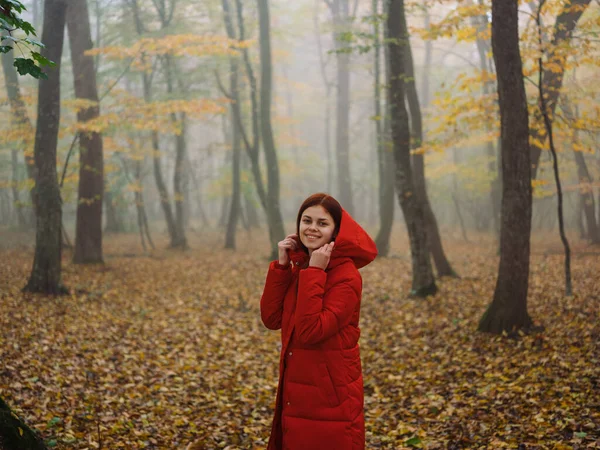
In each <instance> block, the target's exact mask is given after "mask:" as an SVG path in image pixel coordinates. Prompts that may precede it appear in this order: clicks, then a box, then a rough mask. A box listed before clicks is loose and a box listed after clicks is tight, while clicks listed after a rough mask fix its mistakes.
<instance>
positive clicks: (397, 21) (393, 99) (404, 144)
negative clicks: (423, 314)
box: [387, 0, 437, 297]
mask: <svg viewBox="0 0 600 450" xmlns="http://www.w3.org/2000/svg"><path fill="white" fill-rule="evenodd" d="M404 14H405V12H404V0H389V11H388V18H387V27H388V36H389V41H388V45H389V60H390V84H389V88H388V92H389V96H390V110H391V127H392V137H393V142H394V158H395V161H396V173H395V180H396V188H397V191H398V200H399V203H400V206H401V208H402V212H403V214H404V220H405V222H406V228H407V231H408V236H409V240H410V249H411V255H412V269H413V279H412V292H411V294H412V295H415V296H419V297H425V296H428V295H433V294H435V293H436V292H437V287H436V284H435V280H434V278H433V270H432V268H431V261H430V259H429V245H428V242H427V233H426V229H425V226H426V222H425V212H424V211H423V206H422V202H420V201H419V199H418V198H417V197H418V196H417V195H415V194H416V193H417V191H416V186H415V181H414V178H413V173H412V168H411V164H410V132H409V127H408V113H407V111H406V105H405V78H406V75H407V74H406V69H405V63H406V48H407V46H406V42H407V37H408V30H407V29H406V27H405V26H404V23H405V20H404V18H403V17H404Z"/></svg>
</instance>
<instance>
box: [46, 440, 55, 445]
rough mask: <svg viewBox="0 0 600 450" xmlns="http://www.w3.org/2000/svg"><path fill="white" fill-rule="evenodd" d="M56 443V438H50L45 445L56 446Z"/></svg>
mask: <svg viewBox="0 0 600 450" xmlns="http://www.w3.org/2000/svg"><path fill="white" fill-rule="evenodd" d="M56 444H57V442H56V439H50V440H49V441H47V442H46V445H47V446H48V447H56Z"/></svg>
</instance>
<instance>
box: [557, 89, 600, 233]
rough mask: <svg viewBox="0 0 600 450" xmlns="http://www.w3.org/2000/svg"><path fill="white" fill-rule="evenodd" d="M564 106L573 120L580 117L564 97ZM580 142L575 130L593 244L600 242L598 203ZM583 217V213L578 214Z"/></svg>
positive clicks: (585, 210)
mask: <svg viewBox="0 0 600 450" xmlns="http://www.w3.org/2000/svg"><path fill="white" fill-rule="evenodd" d="M563 100H564V101H563V102H562V108H563V110H564V111H565V113H566V114H567V116H569V118H570V119H571V120H577V119H578V118H579V109H578V107H577V106H575V114H573V111H572V109H571V105H570V103H569V102H568V101H567V99H564V98H563ZM578 142H579V130H577V129H575V130H574V131H573V155H574V156H575V164H577V177H578V179H579V184H582V185H584V186H583V187H581V188H580V189H579V192H580V194H579V195H580V197H581V202H580V206H581V208H582V209H583V213H584V215H585V221H586V230H587V238H588V239H589V240H590V241H591V243H592V244H600V222H598V223H596V204H595V201H594V188H593V187H592V181H593V179H592V176H591V175H590V172H589V170H588V168H587V164H586V162H585V158H584V156H583V153H581V152H579V151H576V150H575V144H577V143H578ZM578 216H579V217H581V215H580V214H579V215H578Z"/></svg>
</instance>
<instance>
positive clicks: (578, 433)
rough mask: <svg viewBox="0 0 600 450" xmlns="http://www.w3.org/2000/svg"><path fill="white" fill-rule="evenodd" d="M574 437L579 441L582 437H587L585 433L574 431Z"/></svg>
mask: <svg viewBox="0 0 600 450" xmlns="http://www.w3.org/2000/svg"><path fill="white" fill-rule="evenodd" d="M574 435H575V437H578V438H580V439H583V438H584V437H586V436H587V433H586V432H585V431H576V432H575V433H574Z"/></svg>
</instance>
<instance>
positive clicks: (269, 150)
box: [258, 0, 285, 259]
mask: <svg viewBox="0 0 600 450" xmlns="http://www.w3.org/2000/svg"><path fill="white" fill-rule="evenodd" d="M258 21H259V28H260V32H259V41H260V67H261V78H260V118H261V121H260V125H261V134H262V138H263V147H264V150H265V157H266V161H267V218H268V221H269V238H270V241H271V256H272V258H273V259H275V258H276V257H277V243H278V242H279V241H281V240H282V239H283V238H284V237H285V234H284V230H283V219H282V217H281V209H280V206H279V163H278V161H277V151H276V149H275V141H274V139H273V129H272V127H271V91H272V80H271V78H272V71H273V68H272V63H271V30H270V28H271V25H270V18H269V1H268V0H258Z"/></svg>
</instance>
